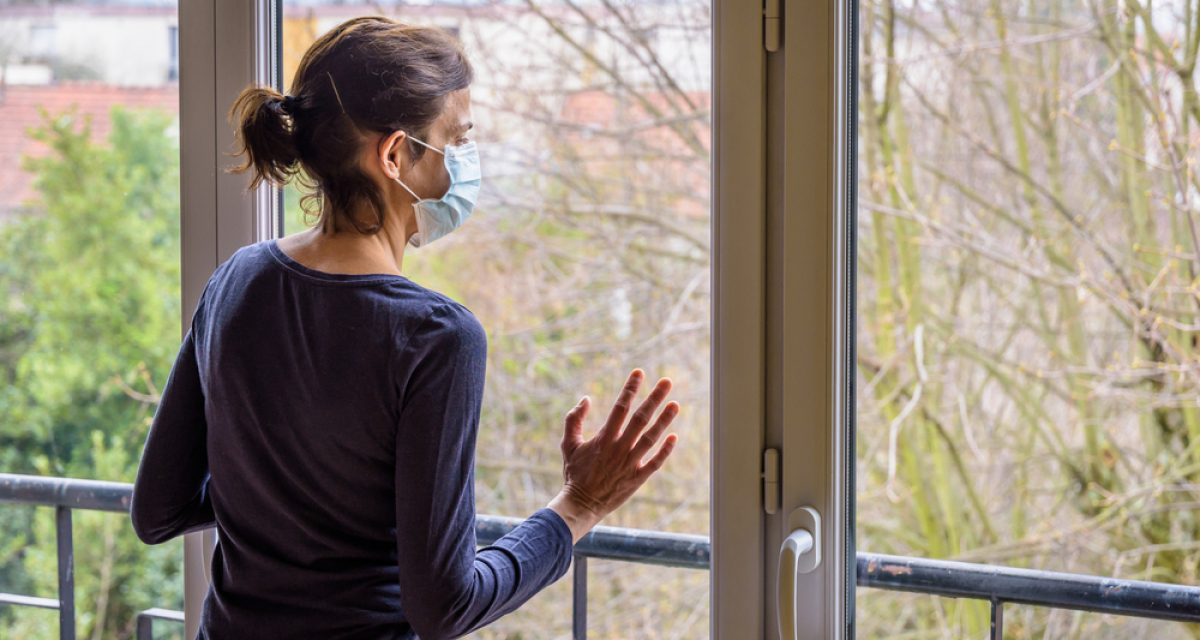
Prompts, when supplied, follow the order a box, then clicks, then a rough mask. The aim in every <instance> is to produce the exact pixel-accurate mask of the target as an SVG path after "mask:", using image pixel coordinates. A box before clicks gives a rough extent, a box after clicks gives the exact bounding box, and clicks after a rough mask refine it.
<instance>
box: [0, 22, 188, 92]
mask: <svg viewBox="0 0 1200 640" xmlns="http://www.w3.org/2000/svg"><path fill="white" fill-rule="evenodd" d="M178 40H179V20H178V17H177V16H176V11H175V8H174V7H138V6H107V5H76V4H54V5H49V6H24V5H19V6H0V83H2V84H4V85H8V86H12V85H27V84H43V85H44V84H50V83H52V82H61V81H68V80H90V81H98V82H103V83H105V84H109V85H115V86H121V87H153V86H160V85H162V84H165V83H168V82H174V81H176V80H178V79H179V43H178Z"/></svg>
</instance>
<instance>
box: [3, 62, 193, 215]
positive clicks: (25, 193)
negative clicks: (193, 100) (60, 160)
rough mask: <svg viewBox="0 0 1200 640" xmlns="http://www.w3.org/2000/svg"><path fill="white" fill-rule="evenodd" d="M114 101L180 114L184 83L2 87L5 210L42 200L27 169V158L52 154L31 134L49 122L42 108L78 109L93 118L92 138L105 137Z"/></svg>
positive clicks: (53, 109) (89, 83) (85, 115)
mask: <svg viewBox="0 0 1200 640" xmlns="http://www.w3.org/2000/svg"><path fill="white" fill-rule="evenodd" d="M114 105H124V106H127V107H156V108H159V109H164V110H167V111H170V112H172V113H178V112H179V87H178V85H174V84H170V85H163V86H161V87H152V88H132V87H115V86H112V85H107V84H103V83H99V82H61V83H58V84H53V85H37V86H26V85H15V86H14V85H8V86H6V87H0V214H2V213H3V212H7V211H11V210H13V209H16V208H23V207H25V206H28V204H29V203H30V202H31V201H35V200H37V197H38V195H37V192H35V191H34V190H33V176H32V175H31V174H29V173H28V172H26V171H23V170H22V169H21V158H22V157H23V156H25V155H30V156H33V157H41V156H45V155H46V153H47V152H48V149H47V148H46V145H45V144H43V143H41V142H38V141H36V140H33V139H32V138H30V137H29V134H28V130H29V129H30V128H35V127H38V126H41V125H42V124H43V120H42V117H41V115H40V112H39V111H38V107H39V106H40V107H44V108H45V109H46V110H47V111H48V112H49V113H51V114H54V115H57V114H60V113H63V112H64V111H67V110H68V109H70V108H71V107H72V106H75V107H77V108H78V113H79V115H80V116H82V117H91V120H92V140H98V141H103V140H106V139H107V138H108V132H109V130H110V129H111V128H112V123H111V121H110V120H109V115H108V114H109V110H110V109H112V107H113V106H114ZM79 126H80V127H82V121H81V122H80V125H79ZM77 130H78V129H77Z"/></svg>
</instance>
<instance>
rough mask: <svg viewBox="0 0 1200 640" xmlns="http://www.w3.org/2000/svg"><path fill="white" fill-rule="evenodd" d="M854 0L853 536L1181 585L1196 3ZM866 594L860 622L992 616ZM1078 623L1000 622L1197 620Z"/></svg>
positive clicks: (1099, 626)
mask: <svg viewBox="0 0 1200 640" xmlns="http://www.w3.org/2000/svg"><path fill="white" fill-rule="evenodd" d="M860 6H861V11H862V14H861V21H862V22H861V24H862V32H861V49H860V56H861V58H860V67H859V74H860V76H859V77H860V80H861V83H860V86H859V87H858V90H859V105H860V111H859V153H860V155H859V172H858V176H859V190H858V195H859V201H860V207H859V254H858V292H859V317H858V326H859V328H860V329H859V334H858V353H859V361H858V365H859V369H858V370H859V374H860V375H859V390H860V393H859V396H858V429H859V431H858V433H859V437H858V443H859V449H858V531H859V539H858V541H857V543H858V549H859V551H862V552H876V553H889V554H898V555H908V556H920V557H929V558H950V559H958V560H964V561H970V562H986V563H995V564H1003V565H1008V566H1014V567H1026V568H1035V569H1046V570H1054V571H1066V572H1073V573H1082V574H1092V575H1099V576H1116V577H1122V578H1131V579H1141V580H1153V581H1159V582H1165V583H1178V584H1190V585H1195V584H1197V571H1196V568H1197V566H1198V565H1197V558H1198V553H1200V542H1197V540H1200V530H1198V527H1200V520H1198V519H1197V518H1196V511H1195V505H1196V503H1197V500H1198V498H1200V408H1198V406H1197V400H1198V398H1200V396H1198V395H1197V390H1198V386H1200V367H1198V361H1197V352H1198V350H1200V348H1198V346H1197V335H1196V332H1197V329H1200V324H1197V318H1198V316H1200V297H1198V295H1197V294H1198V291H1200V290H1198V289H1197V287H1198V286H1200V284H1198V283H1200V280H1198V276H1200V273H1198V267H1200V243H1198V239H1197V231H1196V227H1195V225H1196V220H1195V218H1196V214H1197V195H1198V194H1197V190H1196V188H1197V185H1198V184H1200V183H1198V182H1197V176H1196V174H1195V172H1194V171H1193V163H1194V162H1195V153H1196V144H1197V138H1196V135H1195V129H1196V126H1197V124H1198V118H1200V103H1198V102H1197V98H1196V93H1195V90H1196V88H1195V79H1194V77H1193V73H1192V69H1193V68H1194V64H1195V57H1196V47H1197V43H1198V42H1200V33H1197V31H1196V29H1197V22H1196V16H1197V10H1198V7H1197V5H1196V3H1195V2H1193V1H1192V0H1166V1H1164V2H1155V3H1141V2H1134V1H1129V2H1116V1H1111V2H1110V1H1108V0H1102V1H1100V2H1081V1H1078V0H1052V1H1046V2H1017V1H1014V0H986V1H985V0H966V1H952V0H916V1H913V2H904V3H892V2H890V1H888V2H883V1H879V0H864V1H863V2H862V3H861V5H860ZM858 611H859V615H858V619H857V624H858V627H859V633H860V635H861V637H864V638H887V637H896V638H899V637H905V638H909V637H943V636H944V637H956V638H958V637H984V635H985V632H986V630H987V629H988V625H989V617H988V605H987V604H986V603H982V602H977V601H967V600H942V601H935V600H934V599H932V598H914V597H910V596H905V595H896V594H891V593H885V592H881V591H874V590H869V589H864V590H860V591H859V592H858ZM1080 620H1082V618H1080V617H1079V616H1076V615H1075V614H1073V613H1070V612H1054V611H1052V610H1050V609H1045V608H1041V607H1019V608H1017V612H1015V613H1013V614H1012V615H1011V616H1008V617H1007V620H1006V627H1007V629H1006V632H1007V634H1009V635H1011V636H1012V637H1024V638H1028V637H1037V638H1042V637H1055V638H1076V637H1104V638H1168V637H1170V638H1176V637H1179V638H1182V637H1194V636H1195V635H1196V634H1197V633H1200V626H1197V625H1191V626H1188V625H1182V624H1168V623H1154V624H1149V625H1147V624H1144V623H1141V622H1138V621H1132V620H1129V619H1125V618H1118V617H1114V616H1087V617H1086V622H1080ZM1081 625H1082V626H1081ZM922 634H924V635H922Z"/></svg>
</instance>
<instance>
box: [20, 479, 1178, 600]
mask: <svg viewBox="0 0 1200 640" xmlns="http://www.w3.org/2000/svg"><path fill="white" fill-rule="evenodd" d="M132 496H133V485H129V484H121V483H115V482H99V481H95V480H71V479H66V478H49V477H41V476H23V475H13V474H0V502H14V503H22V504H33V505H44V506H66V507H70V508H74V509H94V510H101V511H116V512H121V511H126V512H127V511H128V510H129V505H130V502H131V499H132ZM521 522H522V520H521V519H520V518H506V517H501V516H487V515H481V516H478V517H477V518H476V520H475V531H476V537H477V539H478V540H479V542H480V544H491V543H493V542H495V541H496V540H497V539H499V538H500V537H502V536H503V535H504V534H506V533H508V532H509V531H512V530H513V529H515V528H516V527H517V526H518V525H520V524H521ZM574 553H575V554H576V555H579V556H584V557H591V558H602V559H609V560H623V561H628V562H639V563H647V564H655V565H662V566H670V567H685V568H692V569H707V568H709V564H710V562H711V558H712V546H711V543H710V542H709V539H708V538H707V537H706V536H697V535H684V534H677V533H665V532H661V531H645V530H641V529H624V528H618V527H596V528H595V529H593V530H592V532H591V533H589V534H588V535H586V536H584V538H583V539H582V540H580V541H579V543H578V544H577V545H576V546H575V550H574ZM857 569H858V585H859V586H862V587H871V588H876V589H889V590H893V591H908V592H914V593H926V594H931V595H938V596H946V597H951V598H972V599H978V600H986V601H996V602H1011V603H1014V604H1025V605H1034V606H1045V607H1055V608H1060V609H1073V610H1077V611H1092V612H1096V613H1109V614H1115V615H1124V616H1138V617H1145V618H1157V619H1161V620H1177V621H1183V622H1200V587H1189V586H1183V585H1173V584H1167V583H1158V582H1143V581H1139V580H1117V579H1113V578H1102V577H1098V576H1085V575H1076V574H1069V573H1056V572H1050V571H1036V570H1031V569H1014V568H1010V567H1000V566H993V565H983V564H973V563H966V562H952V561H946V560H927V559H923V558H906V557H901V556H887V555H881V554H871V553H859V554H858V566H857ZM5 598H8V599H7V600H6V599H5ZM16 598H28V597H27V596H12V595H3V594H0V604H4V603H8V604H29V603H30V602H40V601H42V600H45V599H41V598H35V599H32V601H29V602H27V601H24V600H22V601H20V602H18V601H16V600H15V599H16ZM48 602H52V603H54V607H53V608H57V601H53V600H50V601H48ZM31 606H43V605H39V604H32V605H31ZM46 608H50V607H46ZM164 619H165V618H164Z"/></svg>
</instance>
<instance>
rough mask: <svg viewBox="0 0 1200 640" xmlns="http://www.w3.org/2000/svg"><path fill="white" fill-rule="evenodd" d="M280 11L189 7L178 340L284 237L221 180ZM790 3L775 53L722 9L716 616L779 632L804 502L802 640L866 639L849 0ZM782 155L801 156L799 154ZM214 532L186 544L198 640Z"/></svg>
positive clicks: (239, 182)
mask: <svg viewBox="0 0 1200 640" xmlns="http://www.w3.org/2000/svg"><path fill="white" fill-rule="evenodd" d="M277 2H278V0H252V1H251V2H241V1H239V0H195V1H191V2H181V3H180V5H179V49H178V51H179V81H180V85H179V87H180V89H179V91H180V166H181V168H180V171H181V175H180V196H181V214H180V215H181V269H182V298H183V300H182V302H183V312H184V313H183V318H184V319H183V321H182V324H181V327H180V330H181V335H183V334H185V333H186V332H187V330H188V329H189V327H190V319H191V316H192V313H193V312H194V310H195V306H196V302H197V301H198V299H199V297H200V294H201V292H202V291H203V289H204V286H205V284H206V283H207V281H208V278H209V276H210V275H211V274H212V273H213V271H214V270H215V269H216V267H217V266H218V265H219V264H221V263H222V262H224V261H225V260H227V259H228V258H229V257H230V256H231V255H232V254H233V252H234V251H236V250H237V249H238V248H240V247H242V246H245V245H248V244H251V243H253V242H257V241H261V240H266V239H269V238H272V237H277V236H278V235H280V234H281V231H282V227H281V224H280V222H281V219H282V216H281V211H280V209H281V207H280V200H279V195H278V190H276V189H274V188H271V187H269V186H266V185H264V186H262V187H260V188H258V189H257V190H255V191H254V192H250V193H248V192H247V191H246V188H247V186H248V183H249V178H248V177H247V176H244V175H242V176H239V175H235V174H230V173H227V172H226V171H225V168H226V167H228V166H229V165H230V164H232V159H231V158H230V157H229V155H227V154H229V153H230V152H231V150H232V148H233V147H232V144H233V133H232V130H231V128H230V126H229V124H228V120H227V112H228V107H229V105H232V104H233V101H234V99H235V98H236V97H237V95H238V94H239V93H240V92H241V90H242V89H243V88H244V87H245V86H247V85H248V84H251V83H253V82H259V83H264V84H271V85H277V84H278V82H279V67H278V51H279V50H278V42H279V31H278V29H279V22H280V20H279V17H280V16H278V13H277V12H278V11H279V10H280V7H279V5H278V4H277ZM793 9H794V10H793V11H791V12H788V11H786V8H784V20H783V28H784V33H783V46H782V47H781V48H780V49H779V51H777V52H774V53H767V52H766V51H765V50H764V47H763V17H762V15H763V12H762V4H761V0H713V4H712V16H713V23H712V42H713V48H714V49H713V58H712V59H713V69H712V71H713V75H712V78H713V85H712V101H713V169H712V170H713V174H712V203H713V205H712V206H713V211H712V225H711V234H712V236H711V238H712V244H711V246H712V261H711V265H712V266H711V269H712V282H713V298H712V316H711V326H712V337H711V341H712V342H711V346H712V376H711V380H712V388H711V391H712V393H711V401H710V402H711V406H710V410H711V414H710V415H711V416H712V436H711V438H712V440H711V444H712V447H711V449H712V458H711V476H710V495H711V503H710V504H711V516H710V517H711V536H712V542H713V555H712V573H711V576H710V579H711V598H712V607H711V611H712V614H711V621H710V622H711V630H712V631H711V633H712V637H715V638H722V639H725V638H728V639H730V640H733V639H737V640H742V639H745V638H752V639H764V638H777V637H778V628H777V625H776V622H775V594H776V582H775V578H776V575H775V565H776V557H777V553H778V548H779V544H780V542H781V540H782V537H783V530H782V525H783V518H784V514H786V513H788V512H790V510H791V509H794V508H796V507H798V506H801V505H802V504H812V505H815V506H817V508H818V510H819V511H820V513H821V515H822V516H823V524H824V526H823V531H822V535H821V545H822V557H823V560H822V564H821V566H820V567H819V568H818V569H817V570H816V571H814V572H813V573H812V574H808V575H807V576H806V577H805V579H804V581H803V582H802V583H801V584H800V585H799V586H800V589H799V591H800V593H801V598H802V599H803V601H804V602H805V603H807V604H806V605H805V608H804V609H803V612H804V617H803V618H802V620H803V621H804V623H805V628H804V629H802V630H801V637H804V638H822V639H826V638H829V639H835V640H837V639H841V638H845V637H847V635H849V637H852V635H853V634H852V629H850V627H848V625H852V624H853V613H852V612H851V611H850V607H852V606H853V591H852V590H853V580H852V579H851V578H852V576H851V574H850V573H849V571H850V570H852V569H853V567H854V562H853V555H854V549H853V523H854V512H853V497H854V495H853V485H852V480H853V460H854V458H853V456H854V447H853V422H852V421H853V406H854V405H853V401H852V396H851V393H852V388H851V386H850V385H852V383H853V369H852V363H853V352H852V349H853V327H852V325H851V324H850V322H852V320H853V307H852V304H853V284H854V281H853V272H852V268H853V241H854V235H853V234H854V227H853V215H852V204H853V197H854V193H853V186H854V185H853V183H852V180H853V171H851V169H852V168H853V154H852V153H851V152H852V151H853V149H852V146H853V136H852V134H853V112H852V111H851V110H849V109H850V108H852V107H853V105H852V103H851V102H852V100H853V96H852V95H851V93H850V92H848V90H847V88H848V87H850V88H852V87H853V83H848V79H849V78H850V77H851V74H852V73H853V64H852V63H853V48H852V47H853V44H854V43H853V34H852V32H851V30H850V28H849V26H850V25H851V17H852V16H853V15H854V0H824V2H822V3H819V4H817V5H814V6H806V7H803V11H802V10H801V7H799V6H797V7H794V8H793ZM789 42H791V43H793V44H792V46H791V47H789V46H788V43H789ZM785 106H786V107H787V108H785ZM788 149H799V150H802V152H800V153H792V154H790V156H791V158H792V161H791V162H789V161H788V157H789V154H788V153H786V151H787V150H788ZM848 181H850V182H849V183H848ZM814 194H815V195H814ZM813 273H817V274H820V275H819V277H815V278H814V277H811V274H813ZM785 327H786V328H787V330H784V329H785ZM815 407H817V408H819V409H818V410H817V411H815V412H814V411H813V408H815ZM814 418H815V419H814ZM748 436H749V437H748ZM814 442H819V443H821V444H820V446H811V443H814ZM767 446H772V447H776V448H779V449H780V451H781V472H782V473H781V483H780V484H781V495H780V499H781V505H782V507H783V508H782V509H780V510H779V512H778V513H776V514H775V515H770V516H769V515H767V514H766V513H765V512H764V510H763V498H764V496H763V483H762V472H763V468H762V464H763V462H762V461H763V450H764V448H765V447H767ZM214 541H215V535H214V533H213V532H212V531H207V532H205V533H203V534H190V535H188V536H187V537H186V539H185V545H184V548H185V551H184V556H185V560H184V581H185V596H184V600H185V607H184V609H185V620H186V622H185V624H186V634H187V637H194V636H195V634H196V631H197V628H198V624H199V614H200V607H201V605H202V603H203V599H204V596H205V594H206V592H207V587H208V579H207V575H206V573H207V571H206V567H207V566H208V562H209V560H210V558H211V549H212V545H213V543H214Z"/></svg>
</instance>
